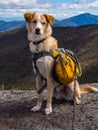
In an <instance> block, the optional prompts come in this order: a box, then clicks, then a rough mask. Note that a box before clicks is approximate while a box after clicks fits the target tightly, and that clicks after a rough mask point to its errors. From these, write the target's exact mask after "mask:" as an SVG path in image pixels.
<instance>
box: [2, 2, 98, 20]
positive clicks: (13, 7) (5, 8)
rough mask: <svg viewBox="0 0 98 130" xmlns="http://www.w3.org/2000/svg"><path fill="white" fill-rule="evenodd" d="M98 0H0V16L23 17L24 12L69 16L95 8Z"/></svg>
mask: <svg viewBox="0 0 98 130" xmlns="http://www.w3.org/2000/svg"><path fill="white" fill-rule="evenodd" d="M97 8H98V0H74V3H70V4H68V3H66V2H64V3H63V4H62V3H61V4H58V3H56V2H52V0H47V1H46V0H0V16H2V17H5V16H6V17H16V16H21V17H23V13H25V12H31V11H32V12H38V13H49V14H51V15H54V16H55V17H56V18H60V17H70V16H72V15H75V14H77V12H80V11H81V12H86V11H87V10H91V9H93V10H94V9H97Z"/></svg>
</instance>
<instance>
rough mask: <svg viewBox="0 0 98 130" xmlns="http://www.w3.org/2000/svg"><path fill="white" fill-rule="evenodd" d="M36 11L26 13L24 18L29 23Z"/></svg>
mask: <svg viewBox="0 0 98 130" xmlns="http://www.w3.org/2000/svg"><path fill="white" fill-rule="evenodd" d="M34 14H35V13H25V14H24V18H25V20H26V22H27V23H30V22H31V20H32V18H33V16H34Z"/></svg>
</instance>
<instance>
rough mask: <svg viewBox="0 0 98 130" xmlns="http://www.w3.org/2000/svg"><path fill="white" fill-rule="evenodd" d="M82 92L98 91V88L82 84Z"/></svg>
mask: <svg viewBox="0 0 98 130" xmlns="http://www.w3.org/2000/svg"><path fill="white" fill-rule="evenodd" d="M80 90H81V93H89V92H98V89H97V88H95V87H92V86H89V85H87V86H82V87H80Z"/></svg>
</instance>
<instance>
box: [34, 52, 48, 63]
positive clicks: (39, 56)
mask: <svg viewBox="0 0 98 130" xmlns="http://www.w3.org/2000/svg"><path fill="white" fill-rule="evenodd" d="M44 56H50V52H46V51H42V52H39V53H33V54H32V60H33V61H35V62H36V61H37V59H39V58H41V57H44Z"/></svg>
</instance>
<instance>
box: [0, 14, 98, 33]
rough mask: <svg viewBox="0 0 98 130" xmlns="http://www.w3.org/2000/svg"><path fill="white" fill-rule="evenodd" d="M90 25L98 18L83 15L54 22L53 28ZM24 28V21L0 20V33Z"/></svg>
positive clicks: (95, 22)
mask: <svg viewBox="0 0 98 130" xmlns="http://www.w3.org/2000/svg"><path fill="white" fill-rule="evenodd" d="M0 19H1V18H0ZM91 24H98V16H97V15H92V14H90V13H84V14H80V15H77V16H73V17H70V18H67V19H64V20H60V21H59V20H55V22H54V24H53V26H64V27H66V26H69V27H71V26H75V27H78V26H83V25H91ZM25 26H26V22H25V21H11V22H5V21H4V20H0V31H8V30H13V29H17V28H21V27H25Z"/></svg>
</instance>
